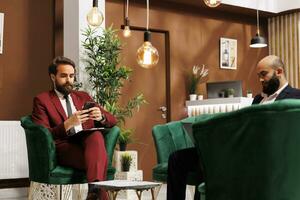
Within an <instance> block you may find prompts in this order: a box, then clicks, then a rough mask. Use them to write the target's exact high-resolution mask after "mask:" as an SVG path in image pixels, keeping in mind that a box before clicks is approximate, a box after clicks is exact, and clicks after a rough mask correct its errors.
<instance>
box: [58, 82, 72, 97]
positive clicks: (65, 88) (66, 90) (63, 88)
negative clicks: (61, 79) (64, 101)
mask: <svg viewBox="0 0 300 200" xmlns="http://www.w3.org/2000/svg"><path fill="white" fill-rule="evenodd" d="M55 89H56V90H57V91H59V92H60V93H62V94H63V95H64V96H66V95H69V94H70V92H71V91H72V90H73V84H72V83H70V82H66V83H65V84H63V85H60V84H59V83H57V81H55Z"/></svg>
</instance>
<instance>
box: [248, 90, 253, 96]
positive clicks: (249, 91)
mask: <svg viewBox="0 0 300 200" xmlns="http://www.w3.org/2000/svg"><path fill="white" fill-rule="evenodd" d="M247 97H248V98H252V92H251V90H247Z"/></svg>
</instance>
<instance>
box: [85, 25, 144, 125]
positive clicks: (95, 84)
mask: <svg viewBox="0 0 300 200" xmlns="http://www.w3.org/2000/svg"><path fill="white" fill-rule="evenodd" d="M83 35H84V36H85V40H84V41H83V47H84V52H85V58H84V61H85V63H86V66H85V69H86V71H87V73H88V75H89V82H90V84H91V86H92V88H93V91H95V93H94V99H95V100H96V101H97V102H98V103H99V104H100V105H103V106H104V107H105V109H106V110H107V111H109V112H111V113H112V114H113V115H114V116H116V118H117V119H118V122H119V125H120V126H123V125H124V123H125V119H126V118H127V117H132V115H133V110H134V109H139V106H140V105H142V104H144V103H146V101H145V99H144V96H143V94H137V95H136V96H135V97H133V98H131V99H130V100H129V101H128V102H127V104H126V105H125V106H121V105H120V104H119V103H118V100H119V98H120V97H121V95H122V94H121V89H122V87H123V86H124V82H125V81H126V80H129V76H130V74H131V73H132V70H131V69H130V68H129V67H126V66H125V65H122V64H120V54H121V50H122V43H121V40H120V38H119V37H118V35H117V30H114V29H113V28H112V26H111V27H109V28H107V29H103V30H102V34H98V33H97V30H96V29H92V28H91V27H88V28H87V29H86V30H85V31H84V32H83Z"/></svg>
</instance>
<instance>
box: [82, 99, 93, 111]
mask: <svg viewBox="0 0 300 200" xmlns="http://www.w3.org/2000/svg"><path fill="white" fill-rule="evenodd" d="M95 105H96V103H95V102H92V101H87V102H85V103H84V105H83V108H82V109H83V110H87V109H89V108H92V107H95Z"/></svg>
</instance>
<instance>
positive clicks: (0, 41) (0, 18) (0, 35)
mask: <svg viewBox="0 0 300 200" xmlns="http://www.w3.org/2000/svg"><path fill="white" fill-rule="evenodd" d="M3 27H4V13H0V54H2V52H3Z"/></svg>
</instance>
